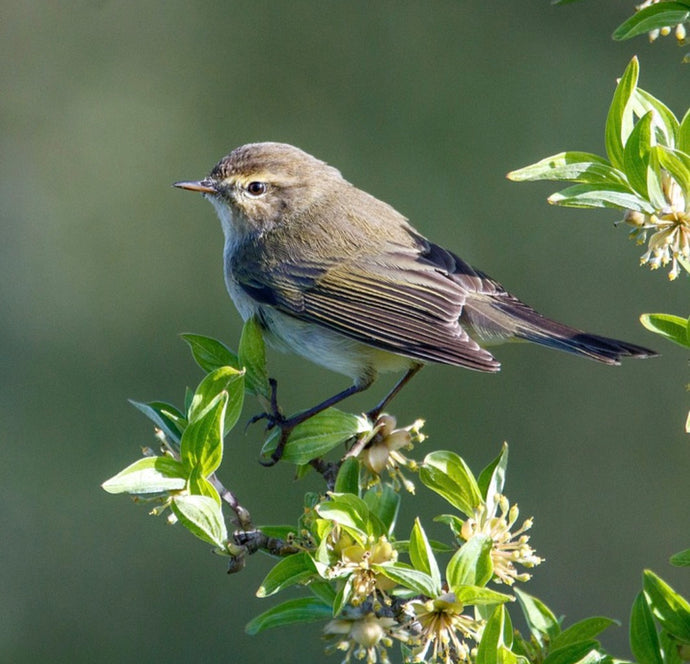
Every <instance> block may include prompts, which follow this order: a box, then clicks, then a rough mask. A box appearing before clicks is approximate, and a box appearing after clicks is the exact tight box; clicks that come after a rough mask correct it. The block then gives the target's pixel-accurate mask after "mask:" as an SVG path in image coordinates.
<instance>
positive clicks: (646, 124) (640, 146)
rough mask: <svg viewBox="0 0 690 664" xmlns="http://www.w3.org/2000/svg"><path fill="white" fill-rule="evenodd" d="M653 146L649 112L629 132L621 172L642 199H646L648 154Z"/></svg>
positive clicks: (650, 113)
mask: <svg viewBox="0 0 690 664" xmlns="http://www.w3.org/2000/svg"><path fill="white" fill-rule="evenodd" d="M653 144H654V143H653V138H652V111H650V112H649V113H647V114H646V115H645V116H644V117H643V118H642V119H641V120H639V122H638V123H637V124H636V125H635V127H634V128H633V130H632V131H631V132H630V136H629V137H628V140H627V141H626V143H625V148H624V150H623V170H624V171H625V174H626V175H627V176H628V181H629V182H630V184H631V185H632V187H633V189H635V190H636V191H637V192H638V193H639V194H640V195H641V196H642V197H643V198H647V197H648V193H647V169H648V168H649V152H650V150H651V149H652V145H653Z"/></svg>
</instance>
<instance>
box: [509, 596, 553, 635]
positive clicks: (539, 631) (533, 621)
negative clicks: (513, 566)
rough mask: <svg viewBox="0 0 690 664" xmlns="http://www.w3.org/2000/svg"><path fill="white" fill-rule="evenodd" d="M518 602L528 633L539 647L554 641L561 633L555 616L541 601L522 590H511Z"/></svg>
mask: <svg viewBox="0 0 690 664" xmlns="http://www.w3.org/2000/svg"><path fill="white" fill-rule="evenodd" d="M513 592H514V593H515V596H516V597H517V598H518V601H519V602H520V607H521V608H522V613H523V614H524V616H525V620H526V621H527V626H528V627H529V630H530V632H531V633H532V635H533V636H534V638H535V639H536V640H537V642H538V643H539V644H540V645H542V646H543V645H544V644H545V643H547V642H551V641H554V640H555V639H556V637H557V636H558V635H559V634H560V632H561V627H560V625H559V624H558V620H557V618H556V616H554V615H553V613H552V612H551V609H549V607H547V606H546V604H544V603H543V602H542V601H541V600H539V599H537V598H536V597H533V596H532V595H528V594H527V593H526V592H525V591H524V590H519V589H518V588H513Z"/></svg>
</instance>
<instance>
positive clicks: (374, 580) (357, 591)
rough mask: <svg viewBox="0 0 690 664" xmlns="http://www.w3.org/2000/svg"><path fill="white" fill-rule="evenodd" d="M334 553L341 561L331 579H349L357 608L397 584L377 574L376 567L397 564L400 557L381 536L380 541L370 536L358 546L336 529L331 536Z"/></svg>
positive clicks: (338, 562) (349, 536)
mask: <svg viewBox="0 0 690 664" xmlns="http://www.w3.org/2000/svg"><path fill="white" fill-rule="evenodd" d="M330 537H331V538H332V539H333V546H332V551H333V553H334V554H335V555H336V556H337V558H338V560H337V562H336V563H335V565H333V566H332V567H331V569H330V572H329V574H328V576H329V577H330V578H332V579H337V578H347V579H348V583H350V584H351V587H352V595H351V597H350V603H351V604H352V605H353V606H358V605H359V604H361V603H362V602H364V601H365V600H366V599H367V598H368V597H369V596H370V595H372V594H373V593H374V591H375V590H390V589H391V588H393V587H394V586H395V582H394V581H391V580H390V579H388V578H387V577H385V576H384V575H383V574H381V573H380V572H377V571H376V570H375V569H374V567H375V566H376V565H385V564H386V563H390V562H395V561H396V560H397V559H398V553H397V551H396V550H395V549H394V548H393V546H392V545H391V543H390V542H389V541H388V539H387V538H386V537H385V535H381V536H380V537H379V538H378V539H374V538H373V537H372V536H369V537H368V538H367V540H366V541H365V542H364V544H360V543H358V542H357V541H356V540H355V539H354V538H353V537H352V536H351V535H349V534H348V533H347V532H346V531H344V530H341V529H340V528H338V527H336V528H334V529H333V531H332V532H331V535H330Z"/></svg>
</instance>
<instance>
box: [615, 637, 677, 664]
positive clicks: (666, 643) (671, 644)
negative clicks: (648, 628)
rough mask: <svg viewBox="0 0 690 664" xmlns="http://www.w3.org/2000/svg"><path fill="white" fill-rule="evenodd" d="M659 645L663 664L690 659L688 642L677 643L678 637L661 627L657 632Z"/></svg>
mask: <svg viewBox="0 0 690 664" xmlns="http://www.w3.org/2000/svg"><path fill="white" fill-rule="evenodd" d="M659 647H660V648H661V652H663V653H664V664H687V662H688V661H689V659H690V658H689V657H688V655H690V653H689V652H688V644H680V643H678V639H676V638H675V637H674V636H671V634H669V633H668V632H667V631H665V630H663V629H662V630H661V632H659ZM681 655H682V656H681ZM616 664H617V663H616Z"/></svg>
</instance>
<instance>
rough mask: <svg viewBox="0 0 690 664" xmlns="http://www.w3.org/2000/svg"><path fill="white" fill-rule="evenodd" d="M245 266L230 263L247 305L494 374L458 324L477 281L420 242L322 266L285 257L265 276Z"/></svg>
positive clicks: (489, 360) (495, 365) (492, 364)
mask: <svg viewBox="0 0 690 664" xmlns="http://www.w3.org/2000/svg"><path fill="white" fill-rule="evenodd" d="M252 263H253V261H252V260H249V259H248V256H244V257H243V260H242V261H236V262H235V267H234V269H233V277H234V278H235V279H236V280H237V282H238V284H239V285H240V286H241V287H242V288H243V289H244V290H245V291H246V292H247V293H248V294H249V295H251V296H252V297H253V298H254V299H256V300H258V301H260V302H263V303H265V304H270V305H271V306H274V307H276V308H277V309H278V310H280V311H281V312H283V313H286V314H289V315H291V316H295V317H296V318H299V319H300V320H305V321H309V322H312V323H315V324H317V325H323V326H324V327H327V328H329V329H331V330H335V331H336V332H340V333H341V334H343V335H345V336H347V337H350V338H352V339H355V340H357V341H360V342H362V343H365V344H368V345H370V346H374V347H376V348H380V349H382V350H386V351H389V352H392V353H397V354H400V355H404V356H407V357H411V358H414V359H418V360H421V361H423V362H440V363H443V364H453V365H459V366H464V367H467V368H470V369H476V370H479V371H498V369H499V367H500V364H499V362H498V361H497V360H495V359H494V358H493V356H492V355H491V353H489V352H488V351H487V350H485V349H483V348H481V347H480V346H479V344H477V342H476V341H474V340H473V339H472V338H470V336H469V335H468V334H467V332H466V331H465V330H464V329H463V327H462V326H461V325H460V323H459V318H460V315H461V313H462V310H463V306H464V305H465V301H466V299H467V295H468V293H472V292H473V291H476V289H477V288H480V287H481V286H482V283H483V282H484V280H483V279H482V277H483V275H480V274H479V273H477V272H475V271H474V270H472V268H470V267H469V266H468V265H466V264H465V263H464V262H463V261H461V260H460V259H459V258H457V256H454V255H453V254H451V253H450V252H446V251H445V250H443V249H441V248H440V247H438V246H436V245H433V244H430V243H428V242H427V241H425V240H423V239H422V238H419V239H418V241H417V242H416V244H415V245H412V246H410V245H406V246H402V245H395V244H392V243H391V244H389V245H388V246H387V247H386V250H385V251H379V252H377V253H375V254H374V253H372V254H370V255H366V254H365V255H361V254H360V255H359V256H357V257H356V258H354V259H345V260H339V261H333V262H331V263H329V264H328V265H324V264H318V265H310V264H309V263H308V262H307V261H305V260H304V259H303V258H293V259H291V258H290V257H283V258H282V260H281V261H280V262H279V263H276V262H274V263H273V267H272V268H269V269H266V263H263V262H262V268H261V269H257V265H256V264H252ZM238 265H241V268H238V267H237V266H238ZM451 275H452V276H451Z"/></svg>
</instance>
